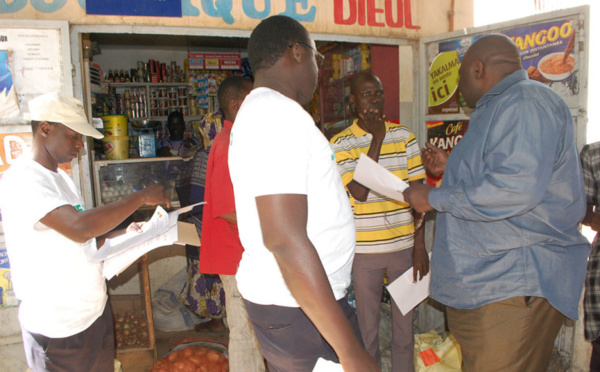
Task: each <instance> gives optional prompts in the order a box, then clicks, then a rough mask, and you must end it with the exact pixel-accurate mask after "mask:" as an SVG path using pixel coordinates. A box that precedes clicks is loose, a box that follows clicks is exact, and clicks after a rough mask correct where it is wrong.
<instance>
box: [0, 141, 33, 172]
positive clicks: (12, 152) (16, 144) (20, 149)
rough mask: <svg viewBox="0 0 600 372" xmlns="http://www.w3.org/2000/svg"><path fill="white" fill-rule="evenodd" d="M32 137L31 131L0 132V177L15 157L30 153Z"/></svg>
mask: <svg viewBox="0 0 600 372" xmlns="http://www.w3.org/2000/svg"><path fill="white" fill-rule="evenodd" d="M32 138H33V136H32V135H31V133H6V134H0V179H2V175H4V172H6V171H7V170H8V168H10V166H11V165H12V164H14V163H15V162H16V161H17V159H19V158H20V157H21V156H23V155H28V154H29V153H30V151H31V141H32Z"/></svg>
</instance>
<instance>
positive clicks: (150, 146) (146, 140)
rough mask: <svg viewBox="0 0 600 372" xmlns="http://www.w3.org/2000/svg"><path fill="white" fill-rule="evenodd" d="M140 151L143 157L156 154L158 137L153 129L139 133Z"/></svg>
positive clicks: (150, 156) (151, 156)
mask: <svg viewBox="0 0 600 372" xmlns="http://www.w3.org/2000/svg"><path fill="white" fill-rule="evenodd" d="M138 152H139V153H140V157H142V158H153V157H155V156H156V137H154V132H153V131H152V130H142V131H141V133H140V134H139V135H138Z"/></svg>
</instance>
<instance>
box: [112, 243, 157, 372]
mask: <svg viewBox="0 0 600 372" xmlns="http://www.w3.org/2000/svg"><path fill="white" fill-rule="evenodd" d="M138 265H139V269H140V270H139V271H140V291H141V294H140V295H111V296H109V300H110V305H111V308H112V311H113V316H115V317H116V316H117V315H119V314H125V313H127V312H129V311H132V310H133V311H134V312H136V313H143V314H145V317H146V323H147V325H148V345H143V346H128V347H117V349H116V351H117V356H116V357H117V359H118V360H119V361H120V362H121V365H122V368H123V372H148V371H150V370H151V369H152V366H153V365H154V363H156V361H157V352H156V338H155V335H154V320H153V318H152V298H151V296H150V277H149V275H148V256H147V255H144V256H142V258H141V259H140V260H139V262H138ZM115 322H116V320H115Z"/></svg>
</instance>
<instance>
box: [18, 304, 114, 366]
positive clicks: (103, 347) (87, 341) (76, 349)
mask: <svg viewBox="0 0 600 372" xmlns="http://www.w3.org/2000/svg"><path fill="white" fill-rule="evenodd" d="M21 331H22V335H23V346H24V347H25V356H26V357H27V364H28V365H29V368H30V369H31V370H32V371H33V372H42V371H44V372H45V371H49V372H73V371H86V372H113V371H114V359H115V340H114V332H113V317H112V310H111V308H110V304H109V303H108V302H107V303H106V306H105V307H104V312H103V313H102V315H101V316H100V317H99V318H98V319H96V321H95V322H94V323H92V325H91V326H89V327H88V328H87V329H86V330H85V331H82V332H79V333H77V334H75V335H73V336H69V337H64V338H50V337H46V336H44V335H41V334H37V333H31V332H29V331H27V330H26V329H24V328H21Z"/></svg>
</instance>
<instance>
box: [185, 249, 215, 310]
mask: <svg viewBox="0 0 600 372" xmlns="http://www.w3.org/2000/svg"><path fill="white" fill-rule="evenodd" d="M185 251H186V257H187V268H188V280H187V281H186V283H185V285H184V287H183V289H182V291H181V295H180V296H179V301H180V302H181V303H183V304H184V305H185V306H186V307H187V308H188V309H190V310H191V311H193V312H194V313H196V314H198V315H199V316H201V317H203V318H210V319H220V318H223V317H224V316H225V315H226V312H225V291H224V290H223V283H222V282H221V278H219V275H213V274H202V273H201V272H199V271H198V267H199V265H198V254H199V251H200V247H194V246H191V245H186V247H185Z"/></svg>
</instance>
